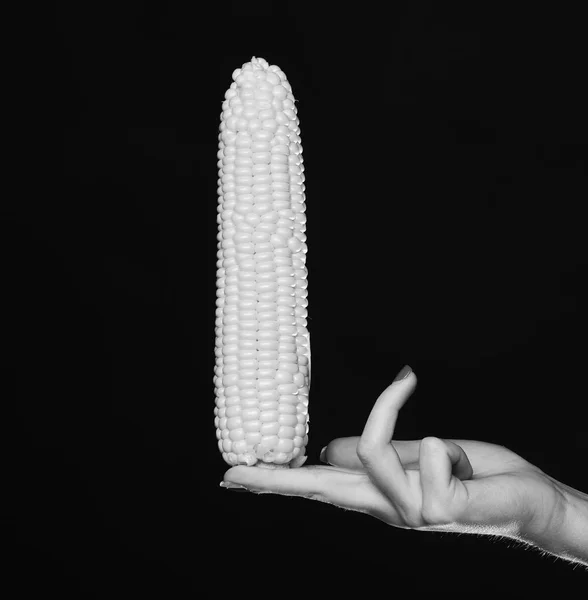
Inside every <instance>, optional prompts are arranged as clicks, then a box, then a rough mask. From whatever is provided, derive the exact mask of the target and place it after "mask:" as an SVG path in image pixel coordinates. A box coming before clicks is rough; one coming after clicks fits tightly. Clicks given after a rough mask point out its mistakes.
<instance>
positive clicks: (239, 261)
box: [214, 57, 310, 468]
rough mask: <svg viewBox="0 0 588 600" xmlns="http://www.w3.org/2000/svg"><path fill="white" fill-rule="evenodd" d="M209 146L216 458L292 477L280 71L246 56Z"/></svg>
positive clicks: (297, 409)
mask: <svg viewBox="0 0 588 600" xmlns="http://www.w3.org/2000/svg"><path fill="white" fill-rule="evenodd" d="M218 139H219V151H218V155H217V156H218V168H219V180H218V215H217V223H218V235H217V240H218V245H217V248H218V252H217V300H216V321H215V325H216V330H215V331H216V348H215V355H216V365H215V376H214V385H215V395H216V408H215V411H214V413H215V426H216V436H217V440H218V447H219V450H220V451H221V453H222V456H223V459H224V460H225V461H226V462H227V463H228V464H229V465H231V466H234V465H238V464H243V465H248V466H253V465H256V466H258V467H268V468H277V467H282V468H285V467H295V466H300V465H301V464H302V463H303V462H304V461H305V460H306V458H305V457H304V455H305V447H306V444H307V443H308V421H309V417H308V396H309V390H310V335H309V332H308V329H307V314H308V312H307V306H308V300H307V275H308V272H307V268H306V252H307V246H306V235H305V233H304V232H305V230H306V226H305V223H306V216H305V208H306V205H305V186H304V166H303V162H302V146H301V144H300V128H299V120H298V117H297V110H296V106H295V99H294V96H293V94H292V88H291V86H290V84H289V83H288V80H287V79H286V76H285V75H284V73H283V72H282V71H281V70H280V68H279V67H277V66H276V65H271V66H270V65H269V64H268V63H267V61H265V60H264V59H263V58H256V57H253V58H252V59H251V62H248V63H245V64H244V65H243V67H242V68H241V69H236V70H235V71H234V72H233V83H232V84H231V86H230V88H229V89H228V90H227V92H226V93H225V100H224V102H223V112H222V113H221V123H220V133H219V136H218Z"/></svg>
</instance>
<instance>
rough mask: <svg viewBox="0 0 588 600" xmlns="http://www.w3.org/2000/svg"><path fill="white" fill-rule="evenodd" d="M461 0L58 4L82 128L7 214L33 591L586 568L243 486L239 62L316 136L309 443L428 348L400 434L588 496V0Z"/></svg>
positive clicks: (16, 448)
mask: <svg viewBox="0 0 588 600" xmlns="http://www.w3.org/2000/svg"><path fill="white" fill-rule="evenodd" d="M447 4H448V3H435V2H410V3H407V2H397V3H386V4H383V3H382V4H381V3H360V4H350V5H349V8H345V6H344V5H343V4H342V3H330V2H329V3H318V2H315V3H310V2H309V3H305V2H302V3H298V2H285V1H281V2H268V1H262V2H257V3H246V2H229V3H225V4H222V3H218V4H217V3H153V2H123V3H119V4H118V5H117V6H116V8H113V6H114V5H111V6H108V5H107V4H102V3H95V4H92V5H90V4H88V3H59V4H58V9H57V12H56V14H55V17H54V22H51V23H48V24H47V31H48V33H49V35H48V38H49V39H48V43H47V44H46V45H44V46H43V49H42V51H40V52H39V60H40V64H41V65H42V67H43V68H42V70H43V73H42V75H43V81H44V82H46V83H44V84H43V86H42V87H43V90H42V94H40V95H39V97H38V104H39V107H40V114H41V119H45V120H46V121H47V122H50V123H49V124H50V125H51V126H52V127H56V129H57V134H56V135H55V136H53V137H51V138H45V137H42V136H40V135H39V136H38V139H37V140H35V139H33V140H32V141H31V143H32V144H33V145H35V144H37V147H38V148H39V156H38V157H37V159H38V161H39V164H40V163H47V164H49V162H50V161H55V164H56V165H57V166H56V167H55V168H54V169H52V170H51V177H49V178H47V179H46V180H44V181H43V183H42V186H41V187H42V190H43V191H42V192H39V193H38V194H31V195H30V196H28V197H23V200H22V202H19V203H18V204H16V205H15V206H14V207H13V208H14V210H11V211H10V214H9V218H8V220H5V221H4V222H5V223H6V224H7V226H6V227H5V230H6V231H5V235H4V236H3V237H4V240H5V241H6V240H7V241H8V247H9V252H8V253H7V254H6V255H5V257H6V258H7V260H5V262H4V279H5V293H4V296H5V298H7V299H8V308H7V309H5V317H6V322H7V323H8V324H9V325H12V326H13V327H9V328H7V330H10V332H11V333H10V335H7V336H5V337H4V341H5V346H6V348H7V349H8V353H7V358H6V359H5V361H4V368H5V369H6V372H7V373H8V377H9V379H8V383H9V387H10V389H11V390H14V393H13V395H12V397H13V398H14V402H13V403H12V406H13V407H14V408H15V410H16V418H15V421H14V427H13V426H10V427H9V429H10V431H8V432H7V433H9V434H12V435H13V436H14V441H13V442H12V443H11V445H10V450H9V451H8V454H7V456H5V460H6V461H7V465H9V466H11V467H16V469H14V478H13V479H9V480H8V485H7V492H8V493H7V497H8V499H9V501H10V505H9V509H8V511H6V512H5V516H6V517H7V519H6V521H7V523H8V524H9V525H11V526H14V528H15V530H16V531H15V533H16V543H15V544H13V543H11V542H9V546H10V555H11V562H10V563H9V565H8V567H7V572H9V573H11V574H12V575H13V576H14V581H15V582H16V583H17V588H15V589H18V592H17V591H13V592H12V593H13V594H15V595H14V596H13V597H21V595H20V594H22V597H26V596H27V595H28V594H30V593H31V592H33V591H35V592H37V591H39V590H44V591H56V592H59V596H60V597H72V598H115V597H116V598H118V597H125V598H134V597H137V598H139V597H141V598H143V597H146V596H150V597H151V596H152V597H158V598H183V597H195V596H198V595H199V596H200V597H218V595H219V594H224V593H233V592H239V593H240V594H242V593H245V594H248V595H253V594H255V595H258V594H259V595H264V596H267V595H269V594H272V595H274V594H278V593H279V594H281V595H282V596H283V595H286V596H288V595H289V594H292V595H294V593H296V594H303V595H304V597H322V596H323V595H330V594H333V595H335V594H337V595H338V596H340V597H350V598H354V597H356V596H357V595H358V594H361V595H365V594H366V593H367V594H369V595H370V596H371V595H372V594H376V593H381V592H377V591H376V590H377V587H378V586H386V587H385V588H384V591H385V590H388V591H389V593H395V592H396V593H400V591H402V592H404V593H408V594H414V595H419V594H421V593H426V592H439V591H442V592H447V593H460V594H461V593H471V594H475V595H477V594H480V593H484V592H486V591H501V593H508V590H513V591H516V592H520V591H525V592H527V593H536V592H537V591H546V590H554V591H555V590H558V589H561V588H560V586H561V585H565V586H570V585H573V584H575V583H576V582H578V583H579V582H580V578H585V573H583V572H581V569H573V568H572V566H571V565H570V564H569V563H564V562H563V561H558V560H555V559H554V558H552V557H542V556H541V555H540V553H539V552H536V551H529V550H525V549H522V548H518V547H516V546H515V544H508V543H506V542H504V541H492V540H489V539H487V538H476V537H473V536H455V535H453V534H446V535H441V534H424V533H417V532H411V531H404V530H399V529H393V528H391V527H387V526H385V525H384V524H383V523H381V522H379V521H376V520H375V519H372V518H370V517H367V516H365V515H360V514H357V513H351V512H345V511H342V510H340V509H336V508H334V507H331V506H326V505H322V504H320V503H316V502H311V501H307V500H303V499H294V498H281V497H272V496H253V495H249V494H236V493H231V492H228V491H226V490H223V489H220V488H219V487H218V483H219V482H220V481H221V479H222V476H223V473H224V471H225V470H226V468H227V467H226V465H225V464H224V462H223V461H222V459H221V456H220V454H219V452H218V449H217V446H216V439H215V432H214V424H213V419H214V415H213V408H214V390H213V383H212V376H213V367H214V351H213V348H214V337H215V334H214V308H215V306H214V303H215V281H216V275H215V272H216V266H215V262H216V256H215V254H216V239H215V236H216V227H217V225H216V207H217V196H216V187H217V183H216V182H217V165H216V152H217V143H218V141H217V133H218V125H219V117H220V112H221V103H222V100H223V97H224V92H225V90H226V89H227V88H228V87H229V85H230V83H231V73H232V72H233V70H234V69H236V68H238V67H240V66H241V65H242V64H243V63H245V62H248V61H249V60H251V57H252V56H259V57H263V58H265V59H267V60H268V61H269V62H270V64H277V65H278V66H280V68H281V69H282V70H283V71H284V72H285V73H286V75H287V76H288V79H289V81H290V83H291V85H292V87H293V91H294V95H295V96H296V98H297V100H298V103H297V104H298V115H299V118H300V124H301V137H302V143H303V146H304V162H305V168H306V171H305V175H306V182H305V183H306V194H307V217H308V226H307V235H308V246H309V253H308V261H307V264H308V269H309V300H310V303H309V314H310V320H309V329H310V331H311V335H312V360H313V387H312V390H311V406H310V410H311V429H310V443H309V447H308V454H309V456H310V458H309V463H310V464H313V463H317V462H318V453H319V451H320V449H321V447H322V446H324V445H325V444H327V443H328V442H329V441H330V440H331V439H334V438H336V437H341V436H346V435H359V434H360V433H361V430H362V427H363V423H364V421H365V419H366V417H367V415H368V414H369V411H370V409H371V406H372V404H373V402H374V400H375V399H376V398H377V395H378V394H379V393H380V392H381V391H382V389H383V388H384V387H386V386H387V385H388V383H389V382H390V381H391V380H392V379H393V377H394V375H395V374H396V372H397V371H398V370H399V369H400V368H401V367H402V366H403V365H404V364H406V363H408V364H410V365H411V366H412V368H413V369H414V371H415V372H416V374H417V376H418V378H419V386H418V388H417V391H416V392H415V394H414V395H413V397H412V398H411V399H410V401H409V402H408V403H407V405H406V406H405V407H404V408H403V411H402V414H401V417H400V419H399V422H398V425H397V430H396V436H395V437H397V438H398V439H418V438H422V437H424V436H427V435H435V436H438V437H445V438H452V437H461V438H469V439H479V440H483V441H487V442H493V443H496V444H502V445H505V446H507V447H508V448H510V449H511V450H513V451H515V452H517V453H519V454H520V455H522V456H523V457H524V458H526V459H527V460H529V461H530V462H532V463H534V464H536V465H537V466H539V467H540V468H542V469H543V470H544V471H546V472H547V473H549V474H550V475H552V476H553V477H555V478H556V479H558V480H560V481H563V482H565V483H567V484H568V485H570V486H572V487H575V488H577V489H581V490H584V491H586V490H588V480H587V478H586V466H585V465H586V452H587V448H588V426H587V425H586V399H587V388H586V358H587V354H586V345H585V343H586V339H587V338H588V327H587V318H586V315H587V311H586V300H587V294H586V289H585V287H586V286H585V280H586V275H587V272H588V271H587V266H588V261H587V253H586V243H585V230H586V225H585V218H584V214H583V213H584V211H585V204H586V200H587V198H588V195H587V191H588V185H587V177H586V175H587V173H586V156H587V152H586V133H587V132H586V120H585V106H586V104H587V99H588V98H587V94H586V92H585V90H584V88H583V85H582V84H583V81H584V80H585V59H586V45H585V32H583V31H582V29H581V26H580V23H581V22H582V19H581V18H580V13H579V12H574V11H571V10H567V9H566V10H564V9H563V8H562V9H560V8H555V9H554V8H553V7H551V8H550V9H549V11H548V10H547V9H543V8H541V6H539V5H537V4H535V5H533V7H532V11H530V12H528V13H525V12H524V11H521V12H520V14H518V13H514V12H513V11H512V9H509V10H500V9H498V8H496V7H495V6H494V5H492V4H490V5H483V7H477V8H472V3H465V2H464V3H462V2H458V3H449V6H448V5H447ZM474 4H475V3H474ZM384 7H385V9H384ZM542 11H543V12H542ZM45 52H47V55H44V53H45ZM48 56H50V57H51V58H48ZM39 87H41V86H39ZM45 166H46V165H45ZM35 168H36V166H35V163H33V164H32V166H31V171H33V172H34V171H35ZM43 168H44V167H41V166H39V172H40V171H41V170H42V169H43ZM11 393H12V392H11ZM9 470H11V471H12V469H9ZM568 589H569V587H568ZM16 594H19V595H16ZM247 597H248V596H247Z"/></svg>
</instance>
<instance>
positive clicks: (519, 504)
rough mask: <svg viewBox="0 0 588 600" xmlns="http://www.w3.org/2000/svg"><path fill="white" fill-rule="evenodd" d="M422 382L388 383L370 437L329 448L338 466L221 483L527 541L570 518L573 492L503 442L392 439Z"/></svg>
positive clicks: (397, 521)
mask: <svg viewBox="0 0 588 600" xmlns="http://www.w3.org/2000/svg"><path fill="white" fill-rule="evenodd" d="M416 383H417V379H416V376H415V374H414V373H413V372H410V373H409V375H408V376H407V377H406V378H404V379H402V380H400V381H397V382H394V383H392V384H391V385H390V386H388V387H387V388H386V389H385V390H384V391H383V392H382V394H381V395H380V396H379V398H378V399H377V401H376V403H375V404H374V407H373V409H372V411H371V413H370V416H369V417H368V420H367V422H366V424H365V427H364V430H363V433H362V435H361V436H359V437H347V438H338V439H335V440H333V441H332V442H331V443H330V444H329V445H328V446H327V447H326V449H325V450H324V451H323V453H322V458H323V459H324V460H325V461H326V462H327V463H329V466H322V465H316V466H308V467H300V468H295V469H275V470H272V469H265V468H257V467H245V466H238V467H233V468H231V469H229V470H228V471H227V472H226V473H225V476H224V482H223V483H221V485H222V486H224V487H233V486H237V487H239V486H242V487H244V488H246V489H248V490H249V491H251V492H254V493H274V494H282V495H287V496H301V497H304V498H309V499H312V500H318V501H321V502H327V503H329V504H333V505H335V506H338V507H340V508H343V509H347V510H355V511H359V512H363V513H366V514H369V515H371V516H373V517H376V518H377V519H380V520H382V521H384V522H385V523H388V524H389V525H393V526H394V527H400V528H403V529H415V530H422V531H453V532H458V533H476V534H486V535H500V536H504V537H509V538H514V539H519V540H525V541H527V540H533V539H539V538H541V537H542V536H544V535H546V532H549V531H551V530H555V529H557V528H558V527H560V526H561V525H562V524H563V523H564V520H565V513H566V497H565V494H564V491H563V489H562V487H561V486H560V484H559V482H557V481H556V480H554V479H553V478H551V477H549V476H548V475H546V474H545V473H544V472H543V471H541V469H539V468H538V467H536V466H534V465H532V464H531V463H529V462H528V461H526V460H525V459H524V458H522V457H520V456H519V455H517V454H515V453H514V452H512V451H510V450H508V449H507V448H505V447H503V446H498V445H495V444H488V443H485V442H478V441H472V440H449V439H441V438H436V437H426V438H424V439H422V440H413V441H394V440H392V438H393V435H394V428H395V425H396V420H397V417H398V413H399V411H400V409H401V408H402V406H403V405H404V403H405V402H406V400H407V399H408V398H409V397H410V396H411V394H412V393H413V391H414V389H415V387H416Z"/></svg>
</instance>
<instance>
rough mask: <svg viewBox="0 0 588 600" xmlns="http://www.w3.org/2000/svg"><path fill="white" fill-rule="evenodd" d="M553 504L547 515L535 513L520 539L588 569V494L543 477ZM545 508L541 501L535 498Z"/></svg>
mask: <svg viewBox="0 0 588 600" xmlns="http://www.w3.org/2000/svg"><path fill="white" fill-rule="evenodd" d="M546 477H547V479H548V480H549V482H550V483H551V486H552V488H551V490H552V493H554V494H555V496H554V498H555V501H554V502H553V504H552V505H551V503H549V502H548V503H547V504H548V505H550V506H552V508H551V509H550V511H549V514H547V515H545V514H543V512H544V511H542V510H541V509H538V510H537V513H536V515H535V516H536V518H534V519H532V521H531V523H530V526H529V528H528V530H527V531H525V535H524V536H523V538H524V539H525V541H527V542H529V543H530V544H532V545H534V546H538V547H539V548H541V549H542V550H545V551H546V552H548V553H550V554H552V555H554V556H558V557H560V558H564V559H567V560H570V561H572V562H576V563H580V564H583V565H586V566H588V494H585V493H584V492H580V491H579V490H576V489H574V488H572V487H570V486H568V485H565V484H564V483H561V482H559V481H557V480H556V479H553V478H552V477H549V476H548V475H546ZM539 503H540V506H541V507H543V506H545V504H546V503H545V501H544V498H541V499H539Z"/></svg>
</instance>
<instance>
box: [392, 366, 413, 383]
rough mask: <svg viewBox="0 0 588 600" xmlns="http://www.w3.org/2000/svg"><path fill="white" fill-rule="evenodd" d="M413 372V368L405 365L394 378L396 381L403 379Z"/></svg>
mask: <svg viewBox="0 0 588 600" xmlns="http://www.w3.org/2000/svg"><path fill="white" fill-rule="evenodd" d="M411 373H412V369H411V368H410V367H409V366H408V365H404V367H402V369H401V370H400V372H399V373H398V375H396V377H395V378H394V381H401V380H402V379H406V378H407V377H408V376H409V375H410V374H411Z"/></svg>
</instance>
